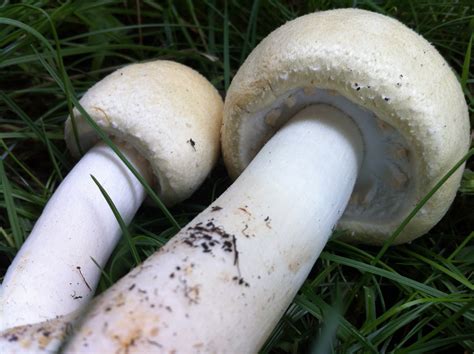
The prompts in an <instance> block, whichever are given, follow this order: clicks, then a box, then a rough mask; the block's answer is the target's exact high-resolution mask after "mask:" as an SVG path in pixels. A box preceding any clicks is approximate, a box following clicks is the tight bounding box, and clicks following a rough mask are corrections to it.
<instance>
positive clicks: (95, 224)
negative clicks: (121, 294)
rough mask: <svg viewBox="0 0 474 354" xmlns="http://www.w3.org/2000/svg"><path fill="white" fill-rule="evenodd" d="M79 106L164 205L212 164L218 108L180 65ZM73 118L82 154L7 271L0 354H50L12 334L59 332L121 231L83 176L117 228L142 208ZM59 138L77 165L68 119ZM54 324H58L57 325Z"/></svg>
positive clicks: (143, 70)
mask: <svg viewBox="0 0 474 354" xmlns="http://www.w3.org/2000/svg"><path fill="white" fill-rule="evenodd" d="M190 87H191V88H192V90H190V89H189V88H190ZM80 102H81V105H82V106H83V108H84V109H85V110H86V111H87V112H88V114H89V115H90V117H91V118H92V119H93V120H94V121H95V123H96V124H97V125H99V126H100V128H101V129H103V131H105V132H106V133H108V134H109V135H110V136H111V138H112V139H113V140H114V141H115V144H116V146H117V147H118V148H119V150H120V151H121V152H122V154H123V155H124V156H125V158H126V159H127V160H128V161H129V162H130V163H131V165H132V166H133V167H134V169H135V170H136V171H137V172H138V173H139V174H140V175H141V176H142V177H143V178H144V180H145V181H146V182H147V183H148V184H150V185H151V186H153V187H154V188H155V190H156V193H157V195H158V196H159V198H160V199H161V200H162V201H163V203H165V204H166V205H172V204H175V203H177V202H179V201H182V200H184V199H186V198H187V197H189V196H190V195H191V194H192V193H193V192H194V191H195V190H196V189H197V188H198V187H199V185H200V184H201V183H202V181H203V180H204V178H205V177H206V176H207V175H208V173H209V172H210V170H211V168H212V167H213V165H214V163H215V162H216V160H217V157H218V154H219V128H220V125H221V120H222V109H223V103H222V99H221V97H220V96H219V94H218V92H217V91H216V89H215V88H214V87H213V86H212V85H211V84H210V83H209V82H208V81H207V80H206V79H205V78H204V77H202V76H201V75H200V74H199V73H197V72H196V71H194V70H192V69H191V68H188V67H186V66H184V65H181V64H178V63H174V62H169V61H154V62H148V63H143V64H134V65H129V66H126V67H124V68H122V69H119V70H117V71H116V72H114V73H112V74H110V75H109V76H107V77H106V78H104V79H103V80H102V81H100V82H98V83H97V84H96V85H94V86H93V87H92V88H91V89H89V90H88V91H87V93H86V94H85V95H84V96H83V97H82V99H81V101H80ZM74 116H75V120H76V123H77V131H78V136H79V140H80V144H81V146H82V148H83V149H84V150H85V151H87V150H89V149H90V150H89V151H88V152H87V153H86V154H85V155H84V156H83V157H82V159H81V160H80V161H79V163H78V164H77V165H76V166H75V167H74V169H73V170H72V171H71V172H70V173H69V174H68V176H67V177H66V178H65V180H64V181H63V182H62V183H61V185H60V186H59V187H58V189H57V191H56V192H55V193H54V195H53V196H52V197H51V199H50V200H49V202H48V204H47V206H46V208H45V210H44V212H43V214H42V215H41V217H40V218H39V220H38V221H37V222H36V224H35V227H34V229H33V230H32V232H31V234H30V235H29V237H28V238H27V240H26V242H25V243H24V245H23V247H22V248H21V250H20V251H19V253H18V255H17V256H16V257H15V259H14V261H13V263H12V264H11V266H10V267H9V269H8V271H7V274H6V276H5V279H4V282H3V286H2V292H1V297H0V331H1V330H5V331H4V332H2V333H0V352H4V351H5V352H7V351H8V352H11V351H12V349H11V346H12V345H13V346H14V345H15V344H14V343H13V344H12V341H11V340H8V338H10V339H11V338H16V339H17V342H18V343H24V342H25V341H26V342H27V343H29V346H27V347H25V346H24V345H23V346H22V348H26V349H25V350H27V351H28V350H30V351H38V350H50V349H51V348H52V349H54V347H55V346H57V344H58V343H60V341H59V340H56V341H51V342H48V343H49V344H48V345H47V346H43V345H42V342H38V343H31V340H28V339H27V338H26V339H25V338H20V337H18V333H23V332H22V331H21V330H18V328H13V327H18V326H23V327H22V328H36V327H38V326H39V327H40V328H42V327H44V326H45V325H47V326H48V327H49V328H51V327H52V326H59V327H58V329H57V332H58V333H60V332H61V328H64V324H65V323H66V322H67V321H69V320H70V318H71V316H72V313H73V312H74V313H76V314H77V313H79V312H80V309H81V308H82V307H83V306H84V305H85V304H86V303H87V302H88V301H89V300H90V298H91V297H92V296H93V295H94V292H95V289H96V286H97V283H98V281H99V279H100V274H101V268H103V267H104V266H105V264H106V262H107V259H108V258H109V256H110V254H111V252H112V251H113V249H114V247H115V246H116V244H117V242H118V240H119V239H120V235H121V233H122V232H121V229H120V225H119V223H118V221H117V218H116V216H115V215H114V213H113V212H112V210H111V208H110V206H109V204H108V203H107V200H106V198H105V197H104V195H103V194H102V192H101V191H100V189H99V187H98V185H97V184H96V183H95V182H94V180H93V179H92V176H93V177H94V178H95V179H96V180H97V182H98V183H99V184H100V185H101V187H103V189H104V190H105V191H106V193H107V195H108V196H109V197H110V199H111V200H112V202H113V204H114V205H115V207H116V209H117V211H118V213H119V214H120V216H121V218H122V219H123V221H124V222H125V223H126V224H128V223H130V221H131V219H132V218H133V216H134V215H135V213H136V211H137V209H138V208H139V206H140V205H141V204H142V202H143V200H144V199H145V195H146V193H145V189H144V187H143V186H142V184H141V183H140V182H139V181H138V179H137V178H136V177H135V176H134V175H133V173H132V172H131V171H130V170H129V168H128V167H127V166H126V164H125V163H123V162H122V160H121V159H120V158H119V157H118V156H117V155H116V154H115V152H114V151H113V150H112V149H111V148H109V147H108V146H106V145H105V144H103V143H100V142H98V141H99V138H98V136H97V134H96V132H95V131H94V129H93V128H92V127H91V126H90V125H89V124H88V123H87V121H86V119H85V118H84V117H82V115H81V114H80V113H79V111H78V110H77V109H74ZM65 135H66V142H67V144H68V147H69V149H70V150H71V152H72V153H73V155H76V156H78V155H79V152H78V147H77V144H76V142H75V139H74V137H73V135H74V134H73V129H72V123H71V119H69V120H68V121H67V122H66V131H65ZM94 146H95V147H94ZM61 316H66V317H64V319H63V321H61V320H60V317H61ZM45 321H46V322H45ZM41 322H44V325H43V324H41ZM12 328H13V329H12ZM9 329H11V331H10V330H9ZM12 333H15V336H14V337H12V336H11V334H12ZM25 336H27V337H28V331H26V332H25ZM57 337H58V338H59V337H60V335H59V334H58V336H57ZM35 338H36V337H35ZM23 339H25V341H24V340H23ZM40 339H41V338H40ZM43 342H44V341H43ZM5 345H6V347H5Z"/></svg>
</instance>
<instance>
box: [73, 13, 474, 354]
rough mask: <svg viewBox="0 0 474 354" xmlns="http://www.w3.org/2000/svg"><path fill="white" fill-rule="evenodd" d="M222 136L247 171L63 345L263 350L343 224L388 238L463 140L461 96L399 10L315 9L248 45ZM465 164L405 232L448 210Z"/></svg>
mask: <svg viewBox="0 0 474 354" xmlns="http://www.w3.org/2000/svg"><path fill="white" fill-rule="evenodd" d="M278 129H279V130H278ZM277 130H278V131H277ZM270 138H271V139H270ZM222 144H223V152H224V158H225V161H226V164H227V167H228V170H229V172H230V174H231V175H232V176H234V177H237V176H238V175H239V174H240V176H239V178H238V179H237V180H236V181H235V182H234V184H233V185H232V186H231V187H230V188H229V189H228V190H227V191H226V192H225V193H224V194H223V195H222V196H220V197H219V198H218V199H217V200H216V201H215V202H214V203H213V204H212V205H211V206H210V207H209V208H208V209H206V210H205V211H204V212H202V213H201V214H200V215H198V216H197V217H196V218H195V219H194V220H193V221H192V222H191V223H190V224H189V225H188V226H187V227H186V228H184V229H183V230H182V231H181V232H180V233H178V234H177V235H176V236H175V237H174V238H173V239H172V240H170V242H169V243H167V244H166V245H165V246H164V247H163V248H162V249H160V250H159V251H158V252H157V253H155V254H154V255H152V256H151V257H150V258H149V259H148V260H147V261H145V262H144V263H143V264H142V265H140V266H139V267H138V268H136V269H135V270H133V271H132V272H130V273H129V274H128V275H127V276H125V277H124V278H123V279H121V280H120V281H119V282H118V283H117V284H116V285H114V286H113V287H112V288H110V289H109V290H108V291H107V292H105V293H104V294H103V295H102V296H100V297H99V298H98V299H97V301H95V302H94V304H93V306H92V309H91V311H90V312H88V314H87V317H86V318H85V320H84V322H83V323H82V326H81V327H80V330H79V332H78V333H77V334H76V335H75V336H74V337H73V338H72V341H71V342H70V343H69V346H68V347H67V348H66V353H80V352H103V353H105V352H128V353H134V352H140V353H145V352H182V353H191V352H205V353H208V352H209V353H214V352H215V353H225V352H232V353H253V352H256V351H257V350H258V349H259V348H260V347H261V346H262V345H263V343H264V342H265V339H266V338H267V336H268V335H269V334H270V332H271V330H272V329H273V327H274V326H275V325H276V323H277V321H278V320H279V318H280V317H281V316H282V315H283V313H284V311H285V309H286V308H287V307H288V305H289V304H290V302H291V300H292V299H293V297H294V296H295V294H296V292H297V290H298V289H299V287H300V286H301V284H302V283H303V281H304V279H305V278H306V277H307V275H308V272H309V271H310V269H311V267H312V266H313V264H314V262H315V261H316V259H317V257H318V255H319V253H320V252H321V250H322V248H323V247H324V245H325V244H326V242H327V240H328V238H329V237H330V235H331V231H332V230H333V229H334V227H335V226H336V223H338V225H339V227H340V228H342V229H348V230H351V232H349V233H348V236H347V238H348V239H349V241H352V242H359V243H360V242H362V243H371V244H377V245H380V244H382V243H383V242H384V240H386V239H387V237H389V235H390V234H391V233H392V232H393V231H394V229H395V228H396V227H397V226H398V225H399V224H400V222H401V221H402V220H403V219H404V218H405V217H406V216H407V214H408V213H409V212H410V211H411V210H412V209H413V207H414V206H415V205H416V203H417V202H418V201H419V200H420V199H421V198H422V197H423V196H424V195H425V194H426V193H427V192H428V191H429V190H430V188H432V187H433V185H434V184H435V183H436V182H437V181H438V180H439V179H440V178H441V176H442V175H443V174H444V173H446V172H447V170H448V169H449V168H450V167H452V165H454V163H455V162H456V161H457V160H459V159H460V158H461V157H462V156H463V154H465V153H466V152H467V149H468V145H469V123H468V114H467V106H466V103H465V101H464V98H463V93H462V90H461V88H460V85H459V84H458V82H457V80H456V77H455V76H454V74H453V73H452V71H451V69H450V67H449V66H448V65H447V64H446V62H445V61H444V60H443V58H442V57H441V56H440V55H439V54H438V52H437V51H436V50H435V49H434V48H433V47H432V46H431V45H430V44H429V43H428V42H427V41H426V40H424V39H423V38H422V37H420V36H419V35H417V34H416V33H414V32H413V31H412V30H410V29H408V28H407V27H405V26H404V25H402V24H401V23H400V22H398V21H396V20H394V19H391V18H389V17H385V16H382V15H379V14H375V13H371V12H368V11H362V10H355V9H342V10H334V11H327V12H320V13H314V14H310V15H306V16H303V17H300V18H298V19H296V20H293V21H291V22H288V23H287V24H285V25H283V26H282V27H280V28H278V29H277V30H275V31H274V32H272V33H271V34H270V35H269V36H268V37H267V38H266V39H264V40H263V41H262V42H261V43H260V44H259V45H258V46H257V47H256V48H255V50H254V51H253V52H252V53H251V54H250V56H249V57H248V58H247V60H246V61H245V63H244V64H243V66H242V67H241V68H240V69H239V71H238V73H237V74H236V76H235V78H234V80H233V82H232V84H231V87H230V89H229V92H228V95H227V98H226V103H225V108H224V126H223V131H222ZM262 146H263V147H262ZM259 150H260V151H259ZM258 151H259V152H258ZM257 152H258V154H257ZM247 165H248V167H246V166H247ZM461 174H462V171H461V170H458V171H457V172H456V173H455V174H454V175H453V176H452V177H451V178H450V179H449V180H448V181H447V182H446V183H445V184H444V185H443V187H442V188H441V189H440V190H439V191H438V192H437V193H436V194H435V195H434V196H433V197H432V198H431V199H430V201H429V202H428V203H427V204H426V205H425V206H424V207H423V209H422V210H421V211H420V212H419V213H418V214H417V216H416V217H415V218H414V219H413V220H412V222H411V223H410V224H409V225H408V226H407V228H405V230H404V232H403V233H402V234H401V235H400V236H399V237H398V238H397V239H396V240H395V243H401V242H407V241H410V240H413V239H415V238H416V237H418V236H420V235H422V234H423V233H425V232H426V231H427V230H428V229H429V228H430V227H432V226H433V225H434V224H436V223H437V222H438V220H439V219H440V218H441V217H442V216H443V214H444V213H445V212H446V210H447V208H448V206H449V204H450V203H451V201H452V200H453V198H454V195H455V193H456V189H457V187H458V185H459V181H460V177H461ZM343 214H344V215H343ZM341 217H342V218H341Z"/></svg>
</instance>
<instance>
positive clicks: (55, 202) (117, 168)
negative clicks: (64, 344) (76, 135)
mask: <svg viewBox="0 0 474 354" xmlns="http://www.w3.org/2000/svg"><path fill="white" fill-rule="evenodd" d="M118 145H119V146H120V144H118ZM120 150H121V152H122V153H123V154H124V155H125V157H126V158H127V160H128V161H129V162H130V163H132V165H133V166H134V168H135V169H136V170H137V171H138V172H139V173H140V174H141V175H142V176H143V177H144V178H145V179H146V181H147V182H148V183H151V181H152V173H151V169H150V168H149V166H148V163H147V162H146V160H144V159H143V158H141V157H140V156H139V154H137V153H136V152H134V151H133V149H131V148H126V147H125V145H122V146H120ZM91 175H92V176H94V177H95V178H96V179H97V181H98V182H99V183H100V184H101V186H102V187H103V188H104V189H105V190H106V191H107V194H108V195H109V196H110V198H111V199H112V200H113V202H114V205H115V207H116V208H117V210H118V212H119V213H120V215H121V217H122V218H123V220H124V222H125V223H127V224H128V223H130V221H131V219H132V218H133V216H134V215H135V213H136V211H137V210H138V208H139V206H140V205H141V204H142V202H143V200H144V198H145V190H144V188H143V186H142V185H141V183H140V182H139V181H138V179H137V178H136V177H135V176H134V175H133V174H132V172H131V171H130V170H129V169H128V167H127V166H126V165H125V164H124V163H123V162H122V161H121V160H120V159H119V157H118V156H117V155H116V154H115V152H114V151H113V150H112V149H111V148H110V147H108V146H106V145H104V144H98V145H97V146H95V147H94V148H92V149H91V150H89V151H88V152H87V153H86V154H85V155H84V157H83V158H82V159H81V160H80V161H79V163H78V164H77V165H76V166H75V167H74V168H73V169H72V170H71V172H70V173H69V174H68V175H67V177H66V178H65V179H64V181H63V182H62V183H61V185H60V186H59V187H58V189H57V190H56V191H55V193H54V194H53V196H52V197H51V199H50V200H49V201H48V204H47V205H46V207H45V209H44V211H43V213H42V214H41V217H40V218H39V219H38V221H37V222H36V224H35V226H34V228H33V230H32V232H31V233H30V235H29V237H28V238H27V239H26V241H25V243H24V245H23V246H22V248H21V250H20V251H19V252H18V254H17V256H16V257H15V259H14V261H13V263H12V264H11V265H10V267H9V268H8V271H7V273H6V275H5V279H4V281H3V290H2V294H1V302H0V304H1V308H0V311H1V312H0V329H5V328H10V327H16V326H19V325H24V324H31V323H35V322H41V321H44V320H48V319H51V318H55V316H58V315H64V314H67V313H70V312H72V311H74V310H76V309H78V308H79V307H80V306H81V305H82V304H84V303H86V302H87V301H88V300H89V299H90V298H91V297H92V296H93V295H94V290H95V288H96V286H97V282H98V280H99V278H100V273H101V270H100V269H99V268H98V267H97V265H96V264H95V263H94V262H93V261H92V260H94V261H95V262H97V264H100V265H104V264H105V263H106V261H107V259H108V258H109V256H110V253H111V252H112V251H113V249H114V247H115V245H116V244H117V242H118V240H119V239H120V236H121V234H122V231H121V229H120V226H119V223H118V222H117V219H116V218H115V215H114V214H113V212H112V210H111V209H110V207H109V206H108V204H107V201H106V199H105V198H104V196H103V195H102V193H101V192H100V190H99V188H98V187H97V185H96V184H95V182H94V181H93V180H92V178H91Z"/></svg>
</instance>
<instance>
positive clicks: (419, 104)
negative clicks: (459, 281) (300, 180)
mask: <svg viewBox="0 0 474 354" xmlns="http://www.w3.org/2000/svg"><path fill="white" fill-rule="evenodd" d="M313 103H326V104H330V105H333V106H335V107H337V108H338V109H340V110H341V111H343V112H345V113H346V114H348V115H349V116H351V117H352V118H353V119H354V120H355V121H356V123H357V124H358V125H359V127H360V128H361V131H362V136H363V138H364V143H365V156H364V162H363V166H362V170H361V173H360V175H359V179H358V181H357V183H356V187H355V189H354V194H353V198H352V201H351V202H350V204H349V206H348V208H347V210H346V212H345V214H344V216H343V218H342V219H341V221H340V223H339V228H340V229H345V230H350V231H352V232H349V233H347V236H346V239H348V240H350V241H352V242H363V243H370V244H381V243H383V242H384V240H385V239H386V238H387V237H389V236H390V234H391V233H392V232H393V231H394V230H395V228H396V227H397V226H398V225H399V224H400V222H401V221H402V220H403V219H404V218H405V217H406V216H407V214H408V213H409V212H410V211H411V210H412V208H413V207H414V206H415V205H416V204H417V202H419V201H420V199H421V198H422V197H423V196H425V195H426V193H427V192H428V191H429V190H430V189H431V188H432V187H433V186H434V184H435V183H436V182H437V181H439V179H440V178H441V176H442V175H443V174H445V173H446V172H447V171H448V169H449V168H451V167H452V166H453V165H454V163H455V162H456V161H458V160H459V159H460V158H461V157H462V156H463V155H464V154H465V153H466V152H467V150H468V147H469V120H468V110H467V105H466V103H465V100H464V96H463V93H462V90H461V87H460V85H459V83H458V81H457V80H456V77H455V75H454V74H453V72H452V70H451V68H450V67H449V66H448V64H447V63H446V62H445V60H444V59H443V58H442V57H441V55H440V54H439V53H438V52H437V51H436V49H435V48H434V47H433V46H431V45H430V44H429V43H428V42H427V41H426V40H425V39H423V38H422V37H421V36H419V35H418V34H416V33H415V32H413V31H412V30H410V29H409V28H407V27H406V26H404V25H403V24H401V23H400V22H398V21H396V20H394V19H392V18H389V17H386V16H383V15H379V14H376V13H372V12H368V11H364V10H356V9H340V10H332V11H326V12H319V13H314V14H309V15H306V16H303V17H300V18H297V19H296V20H293V21H290V22H288V23H286V24H285V25H283V26H281V27H280V28H278V29H277V30H275V31H274V32H272V33H271V34H270V35H269V36H268V37H267V38H265V39H264V40H263V41H262V42H261V43H260V44H259V45H258V46H257V47H256V48H255V49H254V51H253V52H252V53H251V54H250V56H249V57H248V58H247V60H246V61H245V63H244V64H243V65H242V67H241V68H240V69H239V71H238V72H237V74H236V76H235V78H234V80H233V81H232V84H231V86H230V88H229V92H228V95H227V98H226V103H225V108H224V125H223V130H222V148H223V154H224V159H225V162H226V165H227V167H228V170H229V172H230V174H231V175H232V176H233V177H236V176H237V175H239V174H240V173H241V172H242V170H243V169H244V168H245V167H246V166H247V164H248V163H249V162H250V161H251V159H252V158H253V157H254V156H255V154H256V153H257V152H258V150H259V149H260V147H261V146H262V145H263V144H264V143H265V142H266V141H267V140H268V139H269V138H270V137H271V136H272V135H273V133H274V132H275V131H276V130H277V129H278V128H279V127H280V126H281V125H283V124H284V123H285V121H287V120H288V119H289V118H290V117H292V116H293V115H294V114H295V113H296V112H298V111H299V110H301V109H302V108H303V107H305V106H307V105H309V104H313ZM316 163H317V162H316ZM461 174H462V170H461V169H460V170H458V171H457V172H456V173H455V174H454V175H453V176H452V177H451V178H450V179H449V180H448V181H447V182H446V183H445V184H444V185H443V187H442V188H441V189H440V190H439V191H438V192H437V193H436V194H435V195H434V196H433V197H432V198H431V199H430V200H429V202H428V203H427V204H426V205H425V206H424V207H423V209H422V210H420V212H419V213H418V214H417V215H416V217H415V218H414V219H413V220H412V222H411V223H410V224H409V225H408V226H407V227H406V228H405V230H404V232H403V233H402V234H401V235H400V236H399V237H398V238H397V239H396V240H395V243H402V242H407V241H410V240H412V239H414V238H416V237H418V236H420V235H422V234H423V233H425V232H426V231H428V230H429V229H430V228H431V227H432V226H433V225H434V224H435V223H437V222H438V221H439V220H440V218H441V217H442V216H443V215H444V214H445V212H446V211H447V209H448V207H449V205H450V203H451V202H452V200H453V198H454V196H455V193H456V190H457V188H458V185H459V181H460V178H461Z"/></svg>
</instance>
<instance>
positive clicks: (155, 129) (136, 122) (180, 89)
mask: <svg viewBox="0 0 474 354" xmlns="http://www.w3.org/2000/svg"><path fill="white" fill-rule="evenodd" d="M80 103H81V105H82V106H83V107H84V109H85V110H86V111H87V112H88V113H89V115H90V116H91V117H92V119H94V120H95V122H96V123H97V124H98V125H99V126H100V127H101V128H102V129H103V130H104V131H105V132H107V133H108V134H109V135H111V136H113V137H115V138H118V139H120V140H124V141H126V142H128V143H129V144H131V145H132V146H133V147H134V148H135V149H136V150H137V151H138V152H139V153H140V154H141V155H142V156H143V157H144V158H146V159H147V160H148V162H149V163H150V166H151V168H152V169H153V172H154V174H155V176H156V183H155V185H156V189H157V192H158V195H159V197H160V198H161V200H162V201H163V202H164V203H165V204H167V205H171V204H174V203H177V202H179V201H181V200H183V199H186V198H187V197H189V196H190V195H191V194H192V193H193V192H194V191H195V190H196V189H197V187H198V186H199V185H200V184H201V183H202V181H203V180H204V178H205V177H206V175H207V174H208V173H209V171H210V169H211V168H212V166H213V165H214V163H215V161H216V160H217V157H218V154H219V129H220V125H221V119H222V108H223V103H222V99H221V97H220V96H219V94H218V92H217V91H216V89H215V88H214V87H213V86H212V85H211V84H210V83H209V82H208V81H207V80H206V79H205V78H204V77H203V76H201V75H200V74H199V73H198V72H196V71H194V70H192V69H191V68H189V67H187V66H184V65H182V64H178V63H175V62H171V61H162V60H158V61H153V62H147V63H141V64H133V65H128V66H126V67H124V68H122V69H119V70H117V71H115V72H113V73H112V74H110V75H108V76H107V77H105V78H104V79H103V80H101V81H100V82H98V83H97V84H95V85H94V86H93V87H92V88H90V89H89V90H88V91H87V92H86V94H85V95H84V96H83V97H82V99H81V100H80ZM74 117H75V119H76V120H75V121H76V124H77V129H78V133H79V140H80V144H81V147H82V149H83V150H84V151H86V150H87V149H89V148H90V147H91V146H93V145H94V144H95V143H96V142H97V141H98V136H97V135H96V133H95V131H94V130H93V128H92V127H90V125H89V124H88V123H87V121H86V120H85V119H84V118H83V117H82V116H81V114H80V113H79V111H78V110H77V109H76V108H75V109H74ZM65 138H66V142H67V145H68V147H69V149H70V150H71V152H72V154H73V155H75V156H79V149H78V146H77V144H76V141H75V139H74V132H73V129H72V124H71V119H70V118H69V119H68V120H67V122H66V129H65Z"/></svg>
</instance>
